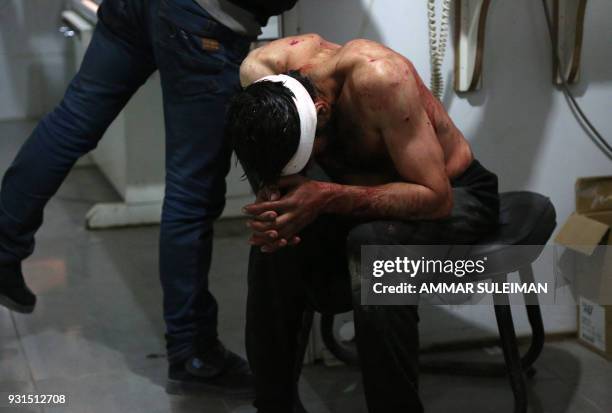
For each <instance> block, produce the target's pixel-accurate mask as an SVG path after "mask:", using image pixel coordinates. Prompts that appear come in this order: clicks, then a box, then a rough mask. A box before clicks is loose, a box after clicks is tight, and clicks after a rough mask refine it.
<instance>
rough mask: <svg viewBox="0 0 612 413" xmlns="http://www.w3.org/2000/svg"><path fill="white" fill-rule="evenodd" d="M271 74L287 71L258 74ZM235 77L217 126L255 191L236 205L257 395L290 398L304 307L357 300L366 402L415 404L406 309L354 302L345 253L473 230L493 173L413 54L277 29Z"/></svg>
mask: <svg viewBox="0 0 612 413" xmlns="http://www.w3.org/2000/svg"><path fill="white" fill-rule="evenodd" d="M278 74H288V76H287V75H281V76H276V77H268V76H270V75H278ZM262 78H265V79H263V80H262ZM241 81H242V85H243V87H245V89H244V91H243V92H242V93H240V94H239V95H238V96H236V97H235V98H234V100H233V102H232V105H231V107H230V110H229V114H228V123H227V134H228V137H229V138H230V139H232V140H233V143H234V148H235V150H236V153H237V154H238V157H239V159H240V161H241V163H242V165H243V166H244V168H245V171H246V173H247V176H248V178H249V180H250V181H251V183H252V184H253V185H254V186H255V188H256V189H257V190H258V191H259V194H258V195H259V196H258V200H257V202H256V203H254V204H252V205H248V206H247V207H245V212H246V213H247V214H248V215H249V216H250V217H251V219H250V220H249V223H248V225H249V227H250V228H251V229H252V231H253V236H252V238H251V240H250V242H251V244H253V248H252V251H251V256H250V262H249V295H248V308H247V353H248V356H249V361H250V362H251V366H252V368H253V370H254V373H255V376H256V390H257V400H256V403H255V404H256V406H257V408H258V409H259V411H260V412H261V413H270V412H283V413H288V412H290V411H292V404H293V403H294V401H295V378H294V371H295V368H296V363H299V362H300V361H299V360H296V337H297V332H298V331H299V328H300V324H301V319H302V314H303V311H304V309H305V308H307V307H310V308H315V309H317V310H319V311H322V312H330V311H331V312H339V311H347V310H349V309H351V308H353V309H354V312H355V321H356V335H357V336H356V338H357V347H358V350H359V354H360V360H361V368H362V372H363V377H364V391H365V395H366V400H367V404H368V408H369V411H370V412H373V413H383V412H384V413H395V412H397V413H399V412H402V413H406V412H418V411H422V409H423V408H422V405H421V403H420V400H419V396H418V391H417V376H418V373H417V364H418V360H417V358H418V330H417V322H418V315H417V312H416V308H415V307H413V306H362V305H361V303H360V281H359V279H358V278H359V277H352V279H351V277H350V274H349V273H348V269H347V259H348V260H359V254H360V250H361V246H362V245H368V244H372V245H385V244H457V243H471V242H474V241H476V240H477V239H478V238H479V237H481V236H482V235H484V234H486V233H487V232H488V231H490V230H491V229H492V228H493V227H494V226H495V225H496V224H497V218H498V209H499V202H498V192H497V178H496V176H495V175H494V174H492V173H490V172H488V171H487V170H486V169H484V168H483V167H482V166H481V165H480V164H479V163H478V162H477V161H476V160H475V159H474V156H473V154H472V151H471V149H470V146H469V144H468V142H467V141H466V140H465V138H464V136H463V135H462V133H461V132H460V131H459V130H458V129H457V127H456V126H455V125H454V123H453V122H452V120H451V119H450V118H449V116H448V114H447V113H446V111H445V110H444V108H443V106H442V105H441V104H440V102H439V101H438V100H437V99H436V98H435V97H433V96H432V95H431V93H430V92H429V90H428V89H427V87H426V86H425V85H424V84H423V81H422V80H421V78H420V77H419V75H418V73H417V72H416V70H415V68H414V66H413V65H412V63H411V62H410V61H409V60H408V59H406V58H405V57H403V56H401V55H400V54H398V53H396V52H394V51H393V50H391V49H389V48H386V47H384V46H383V45H381V44H378V43H375V42H371V41H367V40H354V41H351V42H349V43H347V44H346V45H344V46H340V45H337V44H333V43H330V42H328V41H326V40H325V39H323V38H321V37H320V36H317V35H304V36H298V37H291V38H286V39H281V40H278V41H276V42H273V43H270V44H269V45H267V46H265V47H262V48H260V49H257V50H254V51H253V52H251V54H250V55H249V57H248V58H247V59H246V60H245V61H244V63H243V64H242V67H241ZM317 170H318V171H319V172H317ZM320 170H322V171H323V172H324V173H323V174H322V173H321V172H320ZM317 173H318V175H317Z"/></svg>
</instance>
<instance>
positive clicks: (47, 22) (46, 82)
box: [0, 0, 74, 121]
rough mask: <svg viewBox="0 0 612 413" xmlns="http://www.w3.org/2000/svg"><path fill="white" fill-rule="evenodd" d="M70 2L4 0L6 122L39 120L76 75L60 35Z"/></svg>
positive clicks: (0, 59) (0, 31)
mask: <svg viewBox="0 0 612 413" xmlns="http://www.w3.org/2000/svg"><path fill="white" fill-rule="evenodd" d="M64 4H65V0H0V121H1V120H6V119H23V118H37V117H40V116H41V115H43V114H44V113H46V112H48V111H49V110H50V109H52V108H53V106H54V105H55V104H57V102H58V101H59V100H60V99H61V97H62V94H63V92H64V89H65V88H66V85H67V82H68V80H69V79H68V77H69V76H70V74H71V73H73V72H74V71H73V70H72V62H71V61H70V59H69V57H70V54H69V48H68V42H67V41H66V40H65V39H64V38H63V37H62V36H61V35H60V34H59V32H58V28H59V26H60V14H61V11H62V8H63V7H62V6H63V5H64Z"/></svg>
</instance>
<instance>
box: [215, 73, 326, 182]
mask: <svg viewBox="0 0 612 413" xmlns="http://www.w3.org/2000/svg"><path fill="white" fill-rule="evenodd" d="M287 75H289V76H291V77H293V78H295V79H297V80H298V81H299V82H300V83H301V84H302V85H303V86H304V87H305V88H306V90H307V91H308V93H309V94H310V96H311V97H312V99H313V100H315V98H316V89H315V87H314V85H313V84H312V82H311V81H310V79H308V78H307V77H305V76H302V75H301V74H300V72H298V71H291V72H289V73H287ZM293 97H294V95H293V93H292V92H291V90H289V88H287V87H285V86H284V85H283V84H282V83H280V82H270V81H263V82H257V83H253V84H252V85H250V86H249V87H247V88H246V89H245V90H243V91H242V92H240V93H238V94H237V95H236V96H234V97H233V98H232V101H231V102H230V106H229V110H228V115H227V123H226V128H225V132H226V137H227V139H230V142H232V145H233V148H234V150H235V151H236V155H238V159H239V160H240V163H241V164H242V167H243V168H244V170H245V172H246V175H247V178H248V179H249V181H250V182H251V186H253V187H254V189H258V188H259V187H261V186H263V185H265V184H268V183H273V182H275V181H276V180H278V178H279V177H280V175H281V173H282V170H283V168H284V167H285V165H287V163H288V162H289V160H290V159H291V157H292V156H293V155H294V154H295V152H296V151H297V148H298V145H299V141H300V117H299V114H298V111H297V107H296V105H295V102H294V101H293Z"/></svg>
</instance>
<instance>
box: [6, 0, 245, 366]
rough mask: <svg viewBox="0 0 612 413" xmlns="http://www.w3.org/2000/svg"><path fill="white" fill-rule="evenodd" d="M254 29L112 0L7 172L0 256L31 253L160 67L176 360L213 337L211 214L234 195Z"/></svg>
mask: <svg viewBox="0 0 612 413" xmlns="http://www.w3.org/2000/svg"><path fill="white" fill-rule="evenodd" d="M203 39H214V41H205V42H203ZM252 40H253V39H251V38H247V37H244V36H240V35H237V34H235V33H233V32H232V31H230V30H229V29H227V28H226V27H224V26H222V25H220V24H218V23H217V22H216V21H214V20H213V19H212V18H211V17H210V16H209V15H208V14H207V13H206V12H205V11H204V10H203V9H202V8H201V7H200V6H198V5H197V3H195V2H194V1H193V0H105V1H104V3H103V5H102V6H101V8H100V11H99V23H98V25H97V26H96V29H95V33H94V35H93V39H92V42H91V45H90V46H89V49H88V50H87V53H86V55H85V59H84V61H83V63H82V66H81V68H80V70H79V72H78V74H77V75H76V76H75V78H74V79H73V80H72V82H71V83H70V86H69V87H68V90H67V91H66V94H65V96H64V98H63V100H62V101H61V103H60V104H59V105H58V106H57V107H56V108H55V109H54V110H53V111H52V112H51V113H50V114H48V115H47V116H46V117H45V118H44V119H42V120H41V122H40V123H39V124H38V126H37V127H36V129H35V130H34V132H33V133H32V135H31V136H30V137H29V139H28V140H27V141H26V143H25V144H24V145H23V147H22V148H21V150H20V152H19V154H18V155H17V158H16V159H15V161H14V162H13V164H12V165H11V167H10V169H9V170H8V171H7V172H6V174H5V176H4V179H3V181H2V190H1V193H0V265H9V264H12V263H17V262H20V261H21V260H23V259H24V258H26V257H28V256H29V255H30V254H31V253H32V251H33V249H34V234H35V232H36V230H37V229H38V228H39V227H40V225H41V224H42V218H43V208H44V207H45V205H46V203H47V201H48V200H49V198H50V197H51V196H53V195H54V194H55V192H56V191H57V189H58V188H59V186H60V184H61V183H62V181H63V180H64V178H65V177H66V175H67V174H68V172H69V171H70V169H71V168H72V166H73V165H74V164H75V162H76V161H77V159H78V158H79V157H81V156H82V155H84V154H86V153H87V152H89V151H91V150H92V149H94V148H95V147H96V145H97V143H98V141H99V139H100V138H101V137H102V135H103V134H104V132H105V130H106V128H107V127H108V126H109V124H110V123H111V122H112V121H113V119H114V118H115V117H116V116H117V114H118V113H119V112H120V111H121V109H122V108H123V107H124V105H125V104H126V103H127V101H128V100H129V99H130V97H131V96H132V95H133V94H134V92H136V90H137V89H138V88H139V87H140V86H141V85H142V84H143V83H144V82H145V81H146V80H147V78H148V77H149V76H150V75H151V74H152V73H153V72H154V71H155V70H159V71H160V75H161V84H162V90H163V100H164V116H165V120H166V193H165V199H164V205H163V213H162V224H161V236H160V275H161V283H162V287H163V291H164V318H165V321H166V326H167V334H166V339H167V349H168V355H169V360H170V361H171V362H172V361H175V360H180V359H182V358H184V357H187V356H189V355H191V354H192V353H193V352H194V351H198V349H203V348H205V347H206V346H207V345H209V344H211V343H212V342H213V341H215V340H216V337H217V303H216V301H215V298H214V297H213V295H212V294H211V293H210V291H209V289H208V271H209V268H210V261H211V251H212V239H213V229H212V224H213V221H214V220H215V219H216V218H218V217H219V215H220V214H221V212H222V210H223V207H224V204H225V175H226V174H227V172H228V170H229V167H230V155H231V148H230V145H229V144H228V142H226V141H225V140H224V139H223V127H224V117H225V110H226V105H227V103H228V100H229V98H230V97H231V95H232V94H234V93H235V92H236V91H238V90H239V88H240V82H239V74H238V73H239V65H240V63H241V61H242V60H243V58H244V57H245V56H246V54H247V53H248V50H249V46H250V43H251V41H252ZM160 167H161V166H160ZM92 293H93V292H92Z"/></svg>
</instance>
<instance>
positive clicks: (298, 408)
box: [294, 310, 314, 413]
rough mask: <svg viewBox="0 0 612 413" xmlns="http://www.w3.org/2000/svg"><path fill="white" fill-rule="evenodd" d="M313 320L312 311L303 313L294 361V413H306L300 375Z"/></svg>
mask: <svg viewBox="0 0 612 413" xmlns="http://www.w3.org/2000/svg"><path fill="white" fill-rule="evenodd" d="M313 319H314V311H311V310H307V311H304V315H303V317H302V329H301V330H300V333H299V335H298V345H297V357H296V359H295V373H294V374H295V376H294V377H295V390H294V391H295V406H294V412H295V413H307V412H306V408H304V405H303V404H302V399H300V387H299V382H300V376H301V374H302V366H303V365H304V356H305V355H306V349H307V348H308V342H309V341H310V331H311V330H312V321H313Z"/></svg>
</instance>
